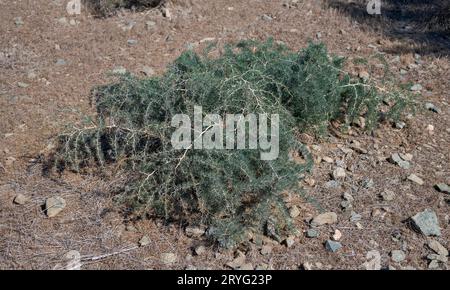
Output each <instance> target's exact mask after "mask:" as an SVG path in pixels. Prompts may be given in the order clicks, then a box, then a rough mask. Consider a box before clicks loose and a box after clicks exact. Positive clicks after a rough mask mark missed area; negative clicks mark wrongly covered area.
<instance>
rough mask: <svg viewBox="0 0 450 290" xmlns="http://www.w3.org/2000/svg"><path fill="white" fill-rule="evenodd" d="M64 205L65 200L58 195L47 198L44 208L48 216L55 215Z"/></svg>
mask: <svg viewBox="0 0 450 290" xmlns="http://www.w3.org/2000/svg"><path fill="white" fill-rule="evenodd" d="M65 207H66V201H65V200H64V199H63V198H62V197H59V196H54V197H50V198H47V200H46V201H45V209H46V212H47V216H48V217H49V218H51V217H54V216H56V215H57V214H59V213H60V212H61V211H62V210H63V209H64V208H65Z"/></svg>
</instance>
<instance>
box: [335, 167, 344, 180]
mask: <svg viewBox="0 0 450 290" xmlns="http://www.w3.org/2000/svg"><path fill="white" fill-rule="evenodd" d="M345 175H346V173H345V169H344V168H342V167H337V168H336V169H335V170H334V171H333V179H334V180H339V179H342V178H344V177H345Z"/></svg>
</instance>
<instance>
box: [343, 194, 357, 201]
mask: <svg viewBox="0 0 450 290" xmlns="http://www.w3.org/2000/svg"><path fill="white" fill-rule="evenodd" d="M342 198H343V199H344V200H347V201H349V202H353V201H354V200H355V199H354V198H353V196H352V195H351V194H350V193H348V192H345V193H344V194H343V195H342Z"/></svg>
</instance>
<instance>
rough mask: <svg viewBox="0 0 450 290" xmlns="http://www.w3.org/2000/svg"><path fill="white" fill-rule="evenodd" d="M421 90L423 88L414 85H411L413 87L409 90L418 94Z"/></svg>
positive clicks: (419, 85)
mask: <svg viewBox="0 0 450 290" xmlns="http://www.w3.org/2000/svg"><path fill="white" fill-rule="evenodd" d="M422 88H423V87H422V85H421V84H415V85H413V86H412V87H411V88H410V90H411V91H413V92H418V91H421V90H422Z"/></svg>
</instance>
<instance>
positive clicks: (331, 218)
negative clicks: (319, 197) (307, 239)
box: [311, 212, 337, 227]
mask: <svg viewBox="0 0 450 290" xmlns="http://www.w3.org/2000/svg"><path fill="white" fill-rule="evenodd" d="M336 222H337V214H336V213H334V212H326V213H322V214H319V215H318V216H316V217H314V218H313V220H312V221H311V225H312V226H313V227H316V226H321V225H326V224H328V225H331V224H334V223H336Z"/></svg>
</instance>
